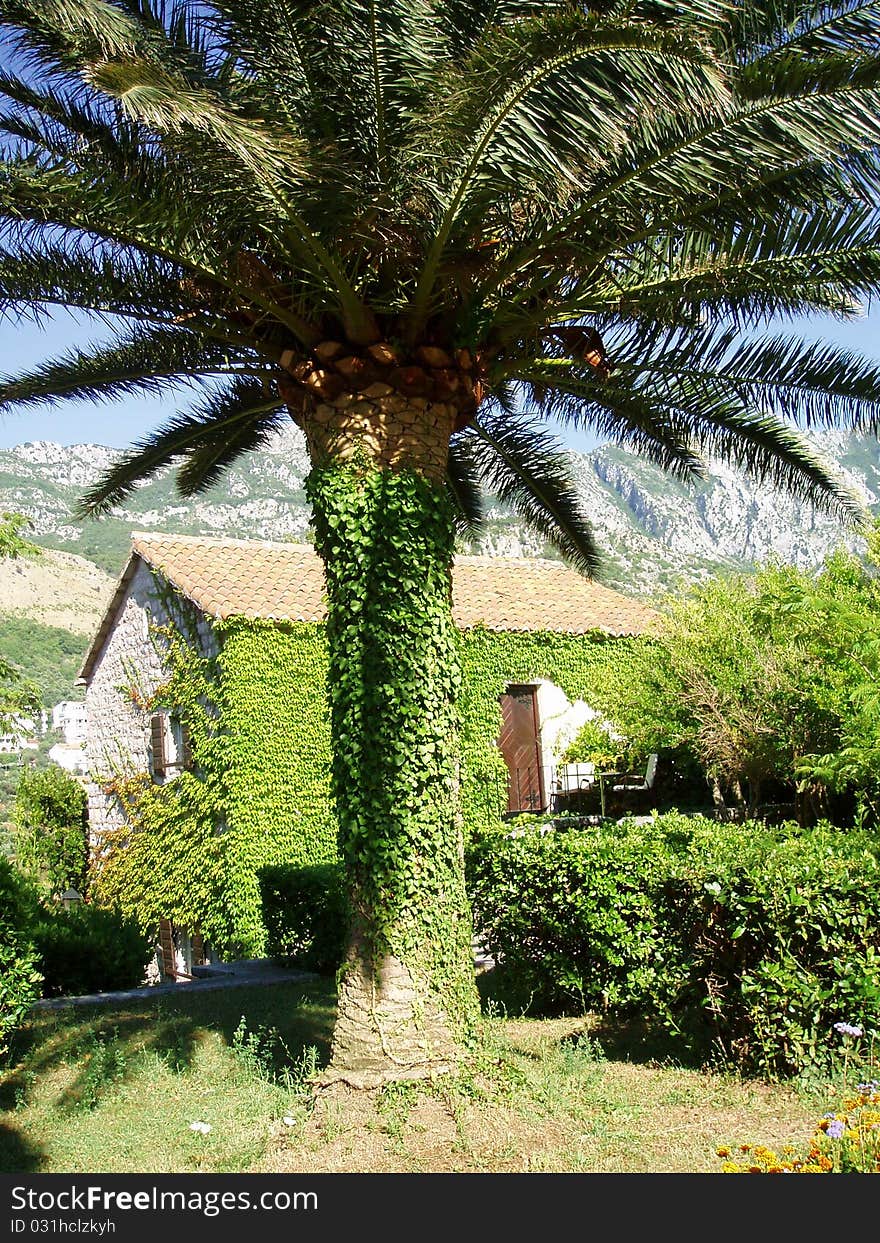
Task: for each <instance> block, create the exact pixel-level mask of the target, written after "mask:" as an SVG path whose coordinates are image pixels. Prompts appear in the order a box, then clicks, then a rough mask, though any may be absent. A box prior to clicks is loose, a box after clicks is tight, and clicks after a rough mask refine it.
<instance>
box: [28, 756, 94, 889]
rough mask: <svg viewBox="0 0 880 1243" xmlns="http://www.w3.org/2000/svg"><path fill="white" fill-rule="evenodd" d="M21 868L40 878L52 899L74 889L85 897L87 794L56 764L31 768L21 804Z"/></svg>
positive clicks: (73, 778)
mask: <svg viewBox="0 0 880 1243" xmlns="http://www.w3.org/2000/svg"><path fill="white" fill-rule="evenodd" d="M15 823H16V825H17V828H18V832H17V835H16V836H17V841H16V856H17V861H18V864H19V866H20V867H22V868H24V869H25V870H26V871H28V872H29V873H31V874H33V875H34V877H38V878H39V879H40V880H41V881H42V882H43V883H44V884H45V886H46V888H47V890H48V891H49V893H53V894H61V893H64V891H65V890H66V889H69V888H70V887H71V886H72V887H73V888H74V889H77V890H79V892H80V893H84V892H85V887H86V876H87V874H88V866H89V843H88V827H87V807H86V792H85V790H84V789H83V787H82V785H81V784H80V782H79V781H77V780H76V778H75V777H71V775H70V773H67V772H65V771H64V769H63V768H59V767H58V765H57V764H50V765H49V767H48V768H43V769H36V768H35V769H30V768H26V769H25V770H24V771H23V772H22V774H21V779H20V781H19V783H18V792H17V794H16V798H15Z"/></svg>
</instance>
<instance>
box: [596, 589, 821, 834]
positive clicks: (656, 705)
mask: <svg viewBox="0 0 880 1243" xmlns="http://www.w3.org/2000/svg"><path fill="white" fill-rule="evenodd" d="M816 590H817V585H816V583H815V580H814V579H812V578H811V577H810V576H809V575H808V574H806V573H804V572H801V571H798V570H795V569H794V568H793V567H788V566H785V567H783V566H766V567H764V568H763V569H762V570H761V571H760V572H759V573H758V574H756V575H753V574H723V573H722V574H719V575H717V576H716V577H714V578H712V579H710V580H709V581H708V582H706V583H701V584H699V585H697V586H694V587H692V588H691V589H690V590H689V591H687V592H685V593H684V594H682V595H679V596H674V597H670V598H669V599H667V600H666V601H665V602H664V604H663V607H662V620H661V623H660V626H659V627H658V629H657V632H656V634H654V635H653V636H652V637H651V638H650V639H648V640H647V641H646V642H645V643H644V644H643V645H642V647H641V648H640V649H639V650H637V651H636V652H635V653H634V655H633V660H632V661H631V662H630V663H629V664H628V666H627V668H626V669H619V670H614V671H612V672H611V674H610V676H609V678H608V681H607V684H606V685H605V686H604V687H603V688H602V689H601V690H600V691H599V699H600V701H601V703H602V705H603V708H604V709H605V711H607V712H608V713H609V715H610V716H612V717H613V719H614V720H615V722H616V723H617V724H618V725H619V727H620V728H621V729H622V730H623V731H624V732H625V733H626V735H627V738H628V739H629V742H630V745H631V746H632V747H634V749H635V750H636V751H637V752H639V753H646V752H648V751H658V752H659V751H667V752H672V753H678V752H681V753H683V754H684V755H685V756H688V755H690V756H693V757H694V758H695V759H696V760H697V762H698V764H699V766H700V769H701V770H702V771H703V772H704V773H705V775H706V777H707V778H708V780H709V784H710V786H711V787H712V789H713V792H714V798H715V801H716V804H717V805H718V807H719V810H721V809H723V808H724V806H725V803H726V802H727V801H732V802H734V803H735V804H736V805H737V806H738V809H739V811H740V813H745V812H746V811H750V812H751V813H753V814H754V813H755V812H756V810H757V808H758V806H759V805H760V804H761V802H762V801H764V796H765V791H766V789H767V788H768V786H777V787H778V786H780V785H782V786H786V785H787V786H789V788H790V792H791V797H792V799H794V792H795V780H796V778H795V769H796V765H797V763H798V761H799V760H800V759H801V758H802V757H803V756H804V755H805V754H807V753H810V752H813V751H815V750H816V749H817V748H818V747H821V748H822V749H823V750H824V749H825V748H828V747H831V746H832V745H834V744H835V743H836V741H837V739H838V738H839V733H840V706H841V700H840V694H839V693H838V688H837V686H836V683H837V682H838V681H839V680H840V679H839V676H838V672H837V669H836V666H835V665H834V663H833V659H832V660H831V661H829V659H828V658H829V656H831V651H830V649H831V648H833V646H834V642H833V639H832V637H831V636H830V635H829V634H828V633H827V632H825V633H819V632H815V633H812V634H810V633H808V632H806V631H805V630H804V629H802V628H800V627H798V628H795V627H793V626H792V624H791V621H792V618H791V610H790V607H789V601H790V600H791V599H792V598H793V596H794V595H797V594H799V593H802V592H806V591H810V592H816ZM707 793H708V792H707Z"/></svg>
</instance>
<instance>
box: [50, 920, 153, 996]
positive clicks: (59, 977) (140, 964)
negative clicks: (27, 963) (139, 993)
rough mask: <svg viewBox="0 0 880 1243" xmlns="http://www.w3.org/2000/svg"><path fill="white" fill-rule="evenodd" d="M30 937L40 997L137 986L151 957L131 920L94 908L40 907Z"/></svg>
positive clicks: (143, 938)
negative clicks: (40, 983)
mask: <svg viewBox="0 0 880 1243" xmlns="http://www.w3.org/2000/svg"><path fill="white" fill-rule="evenodd" d="M33 939H34V943H35V945H36V947H37V952H38V954H39V960H40V967H41V970H42V972H43V976H44V977H45V982H44V985H43V996H44V997H58V996H78V995H81V994H83V993H103V992H108V993H109V992H115V991H116V990H117V989H124V988H137V986H138V985H139V984H142V983H143V980H144V974H145V972H146V968H147V963H148V962H149V960H150V957H151V955H152V953H153V947H152V945H151V943H150V941H149V940H148V939H147V937H145V936H144V934H143V933H142V932H141V930H140V928H139V927H138V924H137V922H136V920H134V919H133V918H131V917H129V916H127V915H121V914H120V913H119V912H117V911H112V910H107V909H105V908H103V907H100V906H89V905H82V906H75V907H73V908H72V909H71V910H64V909H63V908H62V909H58V908H55V909H44V911H43V914H42V916H41V917H40V919H39V921H38V922H37V924H36V925H35V927H34V930H33Z"/></svg>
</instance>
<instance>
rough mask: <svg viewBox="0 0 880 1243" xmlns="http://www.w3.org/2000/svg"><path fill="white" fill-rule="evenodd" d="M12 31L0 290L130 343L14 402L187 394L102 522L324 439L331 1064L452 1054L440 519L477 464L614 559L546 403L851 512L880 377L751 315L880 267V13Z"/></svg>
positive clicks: (97, 492) (807, 300) (287, 2)
mask: <svg viewBox="0 0 880 1243" xmlns="http://www.w3.org/2000/svg"><path fill="white" fill-rule="evenodd" d="M0 22H2V26H3V29H4V39H5V43H4V47H5V48H6V53H5V55H6V60H7V69H6V71H5V72H4V73H3V74H2V77H0V93H2V95H3V96H4V97H5V107H4V109H3V112H2V120H0V126H2V130H3V132H4V134H5V136H6V140H5V147H4V151H5V158H4V163H3V165H2V173H0V212H2V219H3V249H2V253H0V294H2V305H3V308H4V310H6V311H7V312H13V313H16V314H31V315H32V316H34V317H35V318H39V317H40V316H41V315H43V314H45V313H47V312H50V311H51V309H52V308H53V307H58V306H61V307H67V308H74V309H77V310H79V311H82V312H86V313H89V314H91V315H95V316H99V317H102V319H103V321H105V322H106V324H107V325H109V326H110V327H111V328H112V331H113V334H114V335H113V339H112V342H111V343H110V344H101V345H96V346H95V347H94V348H91V349H87V350H81V351H76V352H72V353H69V354H67V355H65V356H64V357H60V358H57V359H55V360H51V361H47V362H46V363H45V364H44V365H42V366H40V367H38V368H37V369H35V370H33V371H30V372H28V373H27V374H20V375H18V376H15V377H10V378H7V379H6V380H5V381H4V382H3V383H2V386H0V403H2V408H10V407H16V408H24V407H27V406H31V405H35V404H38V403H47V402H48V403H51V402H56V401H60V400H63V399H66V398H89V399H96V400H97V399H101V398H118V397H119V396H121V395H125V394H129V393H143V392H145V391H146V392H164V391H166V390H168V389H180V387H181V386H182V385H186V384H187V383H190V384H191V383H197V384H199V385H201V387H202V395H201V398H200V400H199V401H198V402H197V403H196V404H195V405H194V406H193V407H192V408H191V409H189V410H187V411H186V412H185V413H181V414H179V415H177V416H176V417H174V418H173V419H171V420H170V421H169V422H168V423H167V424H166V425H165V426H163V427H161V428H159V429H158V430H157V431H155V432H154V433H152V434H151V435H149V436H147V437H146V438H145V439H144V440H143V441H141V442H140V443H138V444H136V445H135V446H134V447H133V448H132V449H131V450H130V451H129V452H127V453H126V454H125V455H124V456H122V457H121V458H120V460H119V461H118V462H117V464H116V465H115V466H114V467H113V468H112V469H111V470H110V471H109V472H108V474H107V475H106V477H105V478H104V479H103V480H102V481H101V482H100V484H99V485H98V486H97V487H95V488H94V489H93V490H92V491H91V492H90V493H89V495H88V496H87V497H86V498H85V499H84V502H83V510H84V512H85V513H90V514H100V513H103V512H106V511H107V510H109V509H110V508H111V507H112V506H113V505H114V504H116V503H118V502H119V501H120V500H121V499H122V498H124V497H125V496H126V494H127V493H128V492H130V490H131V489H132V488H134V487H135V485H136V484H137V483H138V482H139V481H140V480H143V479H145V478H147V477H149V476H150V475H152V474H153V473H154V472H156V471H157V470H159V469H161V468H163V467H165V466H166V465H168V464H169V463H175V464H177V466H178V468H179V469H178V474H177V479H178V482H179V487H180V490H181V492H182V493H183V494H185V495H192V494H194V493H197V492H198V491H199V490H200V489H203V488H205V487H206V486H207V485H209V484H210V483H212V482H214V481H216V480H217V479H218V477H219V476H220V475H221V474H222V472H223V470H224V469H225V468H226V467H227V466H228V465H229V464H230V463H231V462H232V461H233V460H234V459H235V458H237V457H238V456H239V455H240V454H242V453H244V452H246V451H248V450H250V449H253V448H255V447H256V446H258V445H259V444H261V443H262V442H263V441H264V440H265V438H266V437H267V436H268V435H269V434H270V433H271V432H272V431H273V430H274V429H276V428H278V427H279V426H281V425H283V424H285V423H286V421H287V420H288V419H291V418H292V419H293V420H294V422H295V423H296V424H297V425H298V426H299V427H301V428H302V430H303V432H304V434H305V438H306V442H307V445H308V450H309V454H310V459H311V464H312V468H311V473H310V475H309V479H308V483H307V487H308V493H309V496H310V498H311V503H312V506H313V509H314V522H315V529H316V543H317V548H318V551H319V553H320V555H321V557H322V558H323V561H324V565H325V570H326V583H327V593H328V602H329V620H328V635H329V645H330V661H331V675H330V684H331V711H332V723H333V733H334V751H335V757H334V790H335V799H336V804H337V810H338V816H339V824H340V851H341V854H342V857H343V860H344V863H345V867H346V874H347V878H348V887H349V893H350V898H351V905H352V911H353V927H352V935H351V944H350V949H349V954H348V959H347V963H346V967H345V970H344V972H343V974H342V977H341V984H340V999H339V1013H338V1019H337V1026H336V1032H335V1037H334V1050H333V1056H332V1060H331V1068H330V1071H329V1072H328V1074H329V1076H330V1077H331V1078H332V1077H333V1076H338V1077H341V1078H344V1079H346V1080H347V1081H348V1082H350V1083H354V1084H361V1085H374V1084H377V1083H381V1082H384V1081H387V1080H389V1079H395V1078H407V1077H412V1076H419V1075H424V1074H429V1073H433V1072H435V1071H437V1070H439V1069H442V1068H443V1067H446V1066H449V1065H451V1064H452V1063H454V1061H455V1060H456V1058H457V1057H458V1056H459V1054H460V1051H461V1049H462V1047H463V1043H464V1042H465V1041H466V1038H467V1033H468V1031H469V1030H470V1028H471V1026H472V1024H473V1021H474V1018H475V1015H476V1013H477V1002H476V992H475V988H474V980H473V970H472V962H471V956H470V954H471V951H470V924H469V918H468V909H467V902H466V895H465V890H464V883H463V876H462V847H461V842H462V827H461V817H460V812H459V809H458V798H457V768H456V759H457V743H456V726H455V693H456V687H457V680H458V672H457V666H456V660H455V649H454V639H453V627H452V621H451V615H450V599H449V596H450V592H449V582H450V577H449V571H450V564H451V558H452V554H453V545H454V536H455V529H456V523H458V524H459V525H462V524H463V525H464V526H468V525H470V526H473V525H474V524H475V523H477V522H478V520H479V516H480V489H481V486H488V488H490V489H491V490H492V491H493V492H494V493H495V494H496V495H500V496H501V497H502V498H504V499H505V500H506V501H508V502H510V503H511V504H513V505H514V506H515V507H516V508H517V509H518V510H519V511H520V512H521V513H522V514H524V515H525V517H526V518H527V519H528V520H529V521H531V522H532V523H534V524H535V526H536V527H537V528H538V529H539V530H540V531H542V532H543V533H544V535H545V536H546V537H547V538H548V539H550V540H552V541H553V542H554V543H555V544H556V546H557V547H558V549H559V550H560V552H561V553H562V554H563V555H564V556H565V557H567V558H568V559H569V560H570V561H571V562H573V563H574V564H575V565H576V566H578V567H579V568H580V569H582V570H584V571H586V572H592V571H593V570H594V568H595V566H596V564H597V553H596V549H595V547H594V543H593V540H592V538H591V535H590V529H589V522H588V515H587V514H585V513H584V512H583V509H582V506H581V504H580V502H579V500H578V497H577V494H576V492H575V490H574V489H573V487H572V485H571V484H570V482H569V481H568V478H567V475H566V471H565V457H564V454H563V453H562V452H561V450H560V448H559V446H558V445H557V443H556V442H555V441H554V439H553V437H552V435H551V434H550V432H549V430H548V428H547V423H546V420H547V419H548V418H549V417H552V418H555V419H557V420H559V419H561V420H563V421H566V422H568V423H570V424H572V425H574V426H578V427H583V428H591V429H593V430H594V431H596V432H598V433H600V434H604V435H605V436H607V437H610V438H612V439H614V440H616V441H617V442H618V443H620V444H625V445H629V446H632V447H634V448H635V449H637V450H638V451H639V452H641V453H642V454H644V455H645V456H646V457H647V458H648V459H649V460H651V461H653V462H655V463H659V464H661V465H662V466H664V467H666V468H668V469H669V470H671V471H673V472H675V473H677V474H679V475H683V476H687V475H691V474H694V473H696V472H699V471H700V470H701V469H702V462H703V458H704V455H707V454H709V455H715V456H720V457H722V458H725V459H727V460H729V461H731V462H733V463H735V464H737V465H739V466H742V467H744V468H746V469H748V470H750V471H752V472H753V473H755V474H756V475H757V476H759V477H762V478H765V479H770V480H772V481H775V482H776V483H778V484H779V485H783V486H785V487H788V488H789V489H791V490H793V491H794V492H795V493H798V494H801V495H803V496H807V497H809V498H811V499H813V500H815V501H817V503H821V504H824V505H826V506H828V507H830V508H832V509H834V510H836V511H837V512H839V513H840V514H841V515H842V516H844V517H848V518H849V517H852V516H854V515H856V516H857V514H858V512H859V510H858V504H857V502H855V501H854V500H853V498H852V497H851V496H850V494H849V493H848V491H847V489H846V487H845V486H844V485H843V484H842V482H841V481H840V480H839V479H838V478H836V477H835V476H834V475H833V473H831V472H830V471H829V469H828V468H827V467H826V465H824V464H823V462H822V460H821V459H820V458H819V457H818V456H817V455H816V454H815V452H814V451H813V450H812V448H811V447H810V444H809V442H808V439H806V438H805V437H804V436H803V435H801V434H800V431H803V430H808V429H809V428H811V427H816V426H825V425H829V424H832V423H835V422H843V423H845V424H846V425H847V426H849V427H852V428H853V429H858V430H862V431H873V430H874V428H875V426H876V421H877V416H878V411H880V369H878V368H877V367H876V366H874V365H872V364H871V363H870V362H868V361H866V360H863V359H860V358H858V357H855V356H853V355H852V354H849V353H846V352H843V351H841V350H838V349H835V348H832V347H831V346H828V345H824V344H818V345H816V344H813V345H809V344H804V343H803V342H802V341H800V340H799V339H798V338H797V337H796V336H781V335H774V334H772V333H770V330H769V328H768V327H767V321H768V320H769V319H770V317H773V316H776V317H778V316H780V315H782V316H796V315H800V314H802V313H805V312H815V311H819V312H831V313H833V314H836V315H839V316H846V315H851V314H853V313H855V311H856V310H857V308H858V305H859V301H860V299H864V298H865V297H869V296H870V295H871V293H872V292H873V291H874V290H875V289H876V288H877V287H878V284H880V245H878V232H877V204H878V186H880V175H878V174H880V169H878V159H877V150H876V144H877V142H878V137H880V106H878V104H880V97H878V79H880V55H878V47H880V45H878V38H880V13H878V6H877V5H876V4H870V3H858V2H852V0H850V2H849V3H846V4H834V3H831V4H824V5H821V6H817V5H813V4H807V3H805V2H804V0H788V2H782V0H780V3H743V2H739V3H736V2H731V3H721V2H719V3H714V2H712V0H706V2H705V3H702V2H701V3H696V4H693V5H689V6H676V5H671V4H666V3H661V2H659V0H658V2H652V3H647V2H646V3H640V2H639V0H632V2H631V3H597V4H593V5H588V4H583V3H572V2H569V0H545V2H543V3H529V2H526V0H383V2H382V3H376V2H370V0H332V2H330V0H311V2H310V0H206V2H205V3H201V2H199V3H196V2H195V0H0ZM799 428H800V431H799V430H798V429H799Z"/></svg>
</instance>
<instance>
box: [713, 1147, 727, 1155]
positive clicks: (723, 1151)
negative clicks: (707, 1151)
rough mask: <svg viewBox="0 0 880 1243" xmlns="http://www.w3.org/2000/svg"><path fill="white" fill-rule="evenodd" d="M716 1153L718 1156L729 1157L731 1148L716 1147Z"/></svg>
mask: <svg viewBox="0 0 880 1243" xmlns="http://www.w3.org/2000/svg"><path fill="white" fill-rule="evenodd" d="M715 1155H716V1156H718V1157H729V1156H730V1149H729V1148H716V1149H715Z"/></svg>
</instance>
